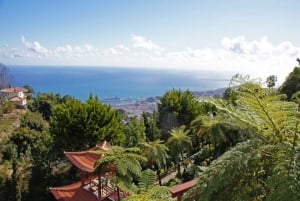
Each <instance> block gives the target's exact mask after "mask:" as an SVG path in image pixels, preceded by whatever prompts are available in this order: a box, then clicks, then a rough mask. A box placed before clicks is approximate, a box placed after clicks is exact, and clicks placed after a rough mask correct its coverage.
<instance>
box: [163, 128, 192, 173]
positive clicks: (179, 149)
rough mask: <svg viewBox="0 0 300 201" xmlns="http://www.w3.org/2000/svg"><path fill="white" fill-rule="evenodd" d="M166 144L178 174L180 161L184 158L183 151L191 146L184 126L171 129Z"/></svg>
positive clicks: (190, 140)
mask: <svg viewBox="0 0 300 201" xmlns="http://www.w3.org/2000/svg"><path fill="white" fill-rule="evenodd" d="M169 133H170V135H171V136H170V137H169V139H168V141H167V146H168V147H169V149H170V152H171V154H172V156H173V158H174V159H175V161H176V163H177V174H178V175H180V161H181V160H183V159H184V152H185V151H188V150H190V149H191V148H192V139H191V137H190V136H189V135H188V131H187V130H185V126H181V127H175V128H173V129H171V131H170V132H169Z"/></svg>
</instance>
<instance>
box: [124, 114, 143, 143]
mask: <svg viewBox="0 0 300 201" xmlns="http://www.w3.org/2000/svg"><path fill="white" fill-rule="evenodd" d="M124 132H125V135H126V142H125V145H126V147H137V146H138V145H139V144H140V143H142V142H145V141H146V135H145V126H144V122H143V121H141V120H138V119H137V118H131V119H129V121H128V122H127V123H126V124H125V126H124Z"/></svg>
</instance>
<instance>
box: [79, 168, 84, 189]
mask: <svg viewBox="0 0 300 201" xmlns="http://www.w3.org/2000/svg"><path fill="white" fill-rule="evenodd" d="M80 181H81V186H83V185H84V184H85V174H84V172H83V171H82V170H80Z"/></svg>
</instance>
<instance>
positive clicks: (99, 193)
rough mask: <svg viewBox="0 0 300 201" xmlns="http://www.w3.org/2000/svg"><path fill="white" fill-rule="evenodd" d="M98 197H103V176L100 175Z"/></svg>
mask: <svg viewBox="0 0 300 201" xmlns="http://www.w3.org/2000/svg"><path fill="white" fill-rule="evenodd" d="M98 197H99V199H101V198H102V181H101V176H99V177H98Z"/></svg>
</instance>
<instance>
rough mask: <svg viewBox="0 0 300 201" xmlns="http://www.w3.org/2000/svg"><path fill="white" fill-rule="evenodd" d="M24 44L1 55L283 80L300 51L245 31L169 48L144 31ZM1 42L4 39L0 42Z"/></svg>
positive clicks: (6, 48)
mask: <svg viewBox="0 0 300 201" xmlns="http://www.w3.org/2000/svg"><path fill="white" fill-rule="evenodd" d="M21 41H22V44H23V47H24V48H13V47H9V46H0V60H1V61H3V62H6V63H19V64H37V63H38V64H53V65H95V66H96V65H98V66H101V65H102V66H103V65H105V66H132V67H135V66H136V67H151V68H169V69H171V70H173V69H183V70H190V71H197V70H213V71H226V72H232V74H234V73H243V74H250V75H251V76H255V77H267V76H269V75H271V74H274V75H276V76H277V77H278V80H279V81H283V80H284V79H285V77H286V76H287V75H288V73H289V72H291V71H292V69H293V67H294V66H295V65H296V64H297V63H296V61H295V60H296V58H297V57H300V47H297V46H295V45H294V44H293V43H292V42H291V41H283V42H281V43H279V44H274V43H272V42H270V41H269V40H268V38H267V37H266V36H264V37H262V38H260V39H258V40H247V39H246V37H245V36H237V37H232V38H230V37H224V38H223V39H222V40H221V41H220V47H219V48H209V47H207V48H189V47H188V48H184V49H182V50H176V51H174V50H173V51H172V50H170V49H165V48H162V47H161V46H159V45H158V44H156V43H154V42H152V41H151V40H150V39H147V38H145V37H143V36H140V35H131V37H130V39H129V42H131V45H130V46H126V45H124V44H125V43H124V44H117V45H114V46H112V47H108V48H105V49H100V48H97V47H95V46H93V45H91V44H83V45H71V44H65V45H61V46H58V47H55V48H53V49H50V48H46V47H44V46H42V45H41V44H40V43H39V42H36V41H34V42H30V41H27V40H26V39H25V37H24V36H22V37H21ZM0 45H1V44H0Z"/></svg>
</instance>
